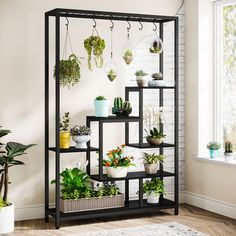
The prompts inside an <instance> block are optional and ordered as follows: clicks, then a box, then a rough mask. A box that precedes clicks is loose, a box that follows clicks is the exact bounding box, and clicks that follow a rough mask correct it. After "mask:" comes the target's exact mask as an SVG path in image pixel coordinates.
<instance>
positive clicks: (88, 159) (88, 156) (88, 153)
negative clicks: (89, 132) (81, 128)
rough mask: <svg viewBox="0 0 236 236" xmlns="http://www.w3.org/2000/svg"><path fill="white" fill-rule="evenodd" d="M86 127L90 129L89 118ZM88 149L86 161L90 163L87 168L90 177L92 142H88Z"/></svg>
mask: <svg viewBox="0 0 236 236" xmlns="http://www.w3.org/2000/svg"><path fill="white" fill-rule="evenodd" d="M86 126H87V127H89V128H90V120H89V119H88V117H87V119H86ZM87 147H88V151H87V152H86V160H87V162H88V165H87V167H86V168H87V173H88V174H89V175H90V173H91V162H90V155H91V153H90V141H88V143H87Z"/></svg>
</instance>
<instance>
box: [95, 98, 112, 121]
mask: <svg viewBox="0 0 236 236" xmlns="http://www.w3.org/2000/svg"><path fill="white" fill-rule="evenodd" d="M109 104H110V103H109V101H108V100H107V99H106V98H105V97H104V96H98V97H96V99H95V100H94V106H95V116H96V117H108V111H109Z"/></svg>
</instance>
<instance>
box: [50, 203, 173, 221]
mask: <svg viewBox="0 0 236 236" xmlns="http://www.w3.org/2000/svg"><path fill="white" fill-rule="evenodd" d="M174 207H176V204H175V202H173V201H171V200H168V199H165V198H163V199H162V200H161V201H160V203H158V204H148V203H147V201H146V200H143V205H142V206H139V200H132V201H129V203H128V204H127V205H126V206H125V207H119V208H110V209H99V210H93V211H82V212H71V213H62V212H60V217H61V220H62V221H67V220H68V221H69V220H78V219H91V218H98V217H106V216H109V217H112V216H119V215H120V216H124V215H130V214H136V213H137V214H138V213H150V212H157V211H158V210H163V209H169V208H174ZM48 212H49V214H50V215H51V216H53V217H56V210H55V208H51V209H49V210H48Z"/></svg>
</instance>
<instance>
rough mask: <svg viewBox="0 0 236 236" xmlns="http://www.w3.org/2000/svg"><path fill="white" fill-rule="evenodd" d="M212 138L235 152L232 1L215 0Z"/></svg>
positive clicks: (235, 21) (235, 19) (235, 7)
mask: <svg viewBox="0 0 236 236" xmlns="http://www.w3.org/2000/svg"><path fill="white" fill-rule="evenodd" d="M214 38H215V50H214V52H215V55H214V58H215V70H214V71H215V76H214V77H215V89H214V92H215V95H214V98H215V99H214V101H215V112H214V117H215V122H214V123H215V129H214V131H215V138H216V139H217V140H219V141H222V142H223V141H225V140H229V141H232V143H233V147H234V150H235V151H236V0H234V1H233V0H222V1H217V2H215V37H214Z"/></svg>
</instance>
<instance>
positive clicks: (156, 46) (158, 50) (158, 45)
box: [149, 39, 162, 54]
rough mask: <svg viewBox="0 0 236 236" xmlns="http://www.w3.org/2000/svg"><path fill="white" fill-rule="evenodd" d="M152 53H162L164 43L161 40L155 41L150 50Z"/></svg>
mask: <svg viewBox="0 0 236 236" xmlns="http://www.w3.org/2000/svg"><path fill="white" fill-rule="evenodd" d="M149 52H150V53H156V54H160V53H161V52H162V43H161V40H160V39H154V40H153V42H152V43H151V47H150V48H149Z"/></svg>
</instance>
